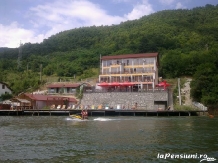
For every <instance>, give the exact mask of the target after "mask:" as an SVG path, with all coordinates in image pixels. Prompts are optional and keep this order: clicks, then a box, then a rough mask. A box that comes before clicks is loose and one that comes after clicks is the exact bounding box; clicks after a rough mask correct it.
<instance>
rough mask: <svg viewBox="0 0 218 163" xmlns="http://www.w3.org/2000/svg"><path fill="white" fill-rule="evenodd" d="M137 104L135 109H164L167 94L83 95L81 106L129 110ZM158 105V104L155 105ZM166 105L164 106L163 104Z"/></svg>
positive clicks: (108, 93)
mask: <svg viewBox="0 0 218 163" xmlns="http://www.w3.org/2000/svg"><path fill="white" fill-rule="evenodd" d="M135 103H137V109H143V110H157V109H158V108H162V109H165V107H166V105H167V104H168V92H167V91H163V92H106V93H84V94H83V99H82V100H81V105H83V106H89V107H91V106H92V107H93V106H95V108H97V107H98V106H99V105H102V106H103V108H105V107H106V106H108V107H110V108H111V107H113V108H114V109H116V108H120V109H122V108H125V109H131V108H132V107H133V106H134V105H135ZM157 103H158V104H157ZM164 103H165V104H166V105H165V104H164Z"/></svg>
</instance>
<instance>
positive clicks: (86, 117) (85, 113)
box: [83, 110, 88, 119]
mask: <svg viewBox="0 0 218 163" xmlns="http://www.w3.org/2000/svg"><path fill="white" fill-rule="evenodd" d="M83 119H88V111H87V110H84V116H83Z"/></svg>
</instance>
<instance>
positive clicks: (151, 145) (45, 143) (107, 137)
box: [0, 116, 218, 162]
mask: <svg viewBox="0 0 218 163" xmlns="http://www.w3.org/2000/svg"><path fill="white" fill-rule="evenodd" d="M217 121H218V120H217V119H216V118H214V119H208V118H205V117H188V118H186V117H185V118H184V117H172V118H168V117H166V118H165V117H162V118H159V117H103V118H102V117H101V118H98V117H97V118H95V117H93V118H92V117H91V118H90V119H89V120H87V121H81V120H79V121H78V120H72V119H71V118H68V117H53V116H51V117H1V119H0V144H1V146H0V151H1V153H0V161H1V162H7V161H8V162H120V161H121V160H122V162H146V161H148V162H157V161H162V160H157V159H156V158H157V154H158V153H168V152H171V153H177V154H178V153H188V154H193V153H201V154H202V153H203V154H204V153H206V154H207V155H208V156H210V157H215V158H218V155H217V153H218V150H217V149H218V140H217V137H216V136H217V134H218V130H217V127H216V124H217ZM1 122H2V123H1Z"/></svg>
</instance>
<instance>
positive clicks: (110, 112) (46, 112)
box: [0, 110, 207, 116]
mask: <svg viewBox="0 0 218 163" xmlns="http://www.w3.org/2000/svg"><path fill="white" fill-rule="evenodd" d="M80 112H81V110H0V116H69V115H71V114H77V113H80ZM206 114H207V111H173V110H172V111H171V110H169V111H153V110H88V115H89V116H199V115H206Z"/></svg>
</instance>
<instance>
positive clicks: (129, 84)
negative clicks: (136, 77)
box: [98, 82, 134, 87]
mask: <svg viewBox="0 0 218 163" xmlns="http://www.w3.org/2000/svg"><path fill="white" fill-rule="evenodd" d="M133 85H134V83H132V82H123V83H118V82H112V83H106V82H103V83H99V84H98V86H101V87H107V86H133Z"/></svg>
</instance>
